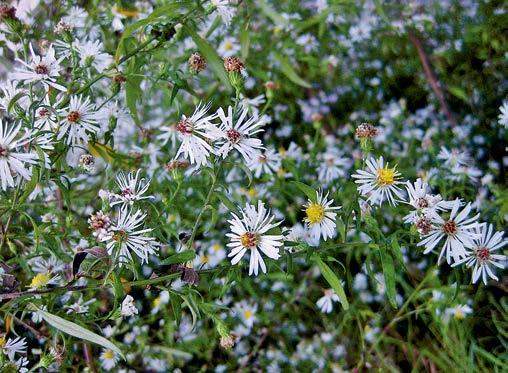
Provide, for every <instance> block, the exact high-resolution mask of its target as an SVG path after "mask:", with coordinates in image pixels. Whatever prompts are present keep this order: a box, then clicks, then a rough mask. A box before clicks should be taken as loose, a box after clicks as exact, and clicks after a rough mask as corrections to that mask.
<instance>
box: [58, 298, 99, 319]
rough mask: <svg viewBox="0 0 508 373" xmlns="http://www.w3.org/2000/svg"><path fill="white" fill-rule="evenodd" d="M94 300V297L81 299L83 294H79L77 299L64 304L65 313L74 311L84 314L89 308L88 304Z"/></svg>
mask: <svg viewBox="0 0 508 373" xmlns="http://www.w3.org/2000/svg"><path fill="white" fill-rule="evenodd" d="M95 301H96V299H95V298H92V299H89V300H87V301H83V294H80V296H79V299H78V300H77V301H76V302H74V303H73V304H71V305H69V306H65V308H66V309H67V312H66V313H67V314H68V315H70V314H71V313H76V314H79V315H84V314H87V313H88V310H89V309H90V305H91V304H92V303H94V302H95Z"/></svg>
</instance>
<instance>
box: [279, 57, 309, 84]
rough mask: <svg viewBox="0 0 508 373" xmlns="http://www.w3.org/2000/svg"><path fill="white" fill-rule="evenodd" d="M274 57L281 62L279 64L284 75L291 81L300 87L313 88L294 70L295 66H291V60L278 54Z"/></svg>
mask: <svg viewBox="0 0 508 373" xmlns="http://www.w3.org/2000/svg"><path fill="white" fill-rule="evenodd" d="M274 56H275V59H276V60H277V61H279V63H280V68H281V70H282V73H283V74H284V75H286V76H287V77H288V79H289V80H291V81H292V82H293V83H295V84H298V85H300V86H302V87H305V88H311V87H312V86H311V85H310V84H309V83H308V82H306V81H305V80H303V79H302V78H301V77H300V76H299V75H298V74H297V72H296V71H295V69H294V68H293V65H292V64H291V62H289V60H288V59H287V58H286V57H285V56H283V55H282V54H280V53H277V52H275V53H274Z"/></svg>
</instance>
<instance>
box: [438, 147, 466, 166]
mask: <svg viewBox="0 0 508 373" xmlns="http://www.w3.org/2000/svg"><path fill="white" fill-rule="evenodd" d="M437 158H438V159H441V160H443V161H444V164H445V165H446V166H448V167H451V168H453V167H455V166H457V165H458V166H465V167H469V166H471V164H472V163H473V159H472V158H471V156H470V155H469V153H468V152H467V151H460V150H458V149H452V150H448V149H447V148H445V147H444V146H442V147H441V150H440V151H439V154H438V155H437Z"/></svg>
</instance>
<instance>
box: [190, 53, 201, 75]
mask: <svg viewBox="0 0 508 373" xmlns="http://www.w3.org/2000/svg"><path fill="white" fill-rule="evenodd" d="M187 62H188V64H189V70H190V71H191V72H192V73H193V74H198V73H199V72H201V71H203V70H204V69H206V60H205V58H204V57H203V56H202V55H201V54H199V53H198V52H195V53H192V54H191V56H190V57H189V60H188V61H187Z"/></svg>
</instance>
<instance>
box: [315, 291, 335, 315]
mask: <svg viewBox="0 0 508 373" xmlns="http://www.w3.org/2000/svg"><path fill="white" fill-rule="evenodd" d="M333 302H340V299H339V297H338V296H337V294H336V293H335V290H333V289H326V290H324V295H323V296H322V297H321V298H319V299H318V301H317V302H316V305H317V306H318V307H319V309H320V310H321V312H323V313H330V312H332V311H333Z"/></svg>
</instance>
